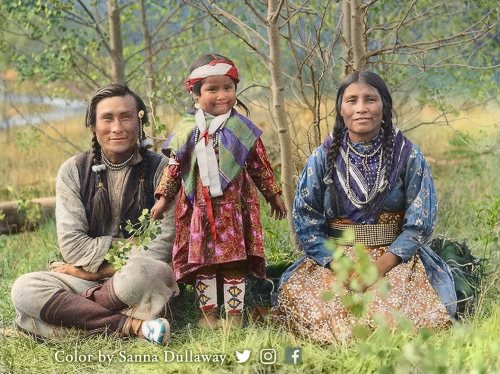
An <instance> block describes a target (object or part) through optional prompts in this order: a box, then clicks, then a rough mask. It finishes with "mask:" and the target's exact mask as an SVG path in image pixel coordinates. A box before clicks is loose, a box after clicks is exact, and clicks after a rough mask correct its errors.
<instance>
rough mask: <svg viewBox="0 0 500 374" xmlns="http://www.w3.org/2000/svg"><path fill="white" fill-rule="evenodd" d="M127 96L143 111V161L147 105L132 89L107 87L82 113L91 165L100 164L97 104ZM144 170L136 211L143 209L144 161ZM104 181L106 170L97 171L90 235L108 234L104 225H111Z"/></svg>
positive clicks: (140, 137) (140, 124) (141, 140)
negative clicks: (89, 137)
mask: <svg viewBox="0 0 500 374" xmlns="http://www.w3.org/2000/svg"><path fill="white" fill-rule="evenodd" d="M127 95H130V96H132V97H133V98H134V99H135V102H136V104H137V112H136V113H139V112H140V111H141V110H142V111H144V116H143V117H142V119H140V120H139V129H138V130H139V131H138V143H139V152H140V155H141V156H142V158H143V159H144V157H145V155H146V152H147V147H145V146H143V141H144V140H145V139H146V134H145V132H144V127H143V126H142V124H144V123H148V114H147V109H146V105H145V104H144V102H143V101H142V99H141V98H140V97H139V96H138V95H137V94H136V93H135V92H134V91H132V90H130V89H129V88H128V87H127V86H126V85H124V84H117V83H113V84H109V85H107V86H104V87H101V88H99V89H98V90H97V91H96V92H95V93H94V95H93V96H92V98H91V99H90V102H89V105H88V106H87V113H86V114H85V125H86V127H90V128H91V129H92V130H93V131H92V165H100V164H102V159H101V145H100V144H99V142H98V141H97V136H96V134H95V131H94V130H95V126H96V121H97V118H96V111H97V104H99V102H101V101H102V100H104V99H107V98H110V97H116V96H127ZM142 164H143V170H142V173H141V176H140V178H139V196H138V204H139V208H142V207H143V206H144V202H145V186H144V175H145V170H144V165H145V163H144V162H143V163H142ZM105 178H106V169H104V170H99V171H97V172H96V178H95V180H96V186H95V194H94V196H93V197H92V215H91V219H90V222H89V229H90V232H94V233H100V234H101V235H104V234H106V233H107V230H108V227H107V225H108V224H109V222H111V204H110V201H109V195H108V192H107V191H106V189H105V188H104V180H105Z"/></svg>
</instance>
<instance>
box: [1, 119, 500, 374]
mask: <svg viewBox="0 0 500 374" xmlns="http://www.w3.org/2000/svg"><path fill="white" fill-rule="evenodd" d="M80 122H81V121H80ZM66 126H67V131H68V132H70V131H74V133H73V136H76V135H75V134H77V133H78V134H82V138H81V139H80V140H81V142H82V143H84V142H85V139H84V138H83V137H84V136H86V135H83V134H84V133H83V132H81V130H80V127H82V125H81V123H78V124H76V123H75V124H74V125H73V124H72V125H71V126H70V125H69V124H66ZM77 126H80V127H78V129H77ZM87 131H88V130H87ZM488 131H490V134H495V131H494V129H491V128H490V129H489V130H488ZM428 132H429V128H427V129H426V130H424V131H422V133H415V134H413V133H412V134H411V138H412V139H415V140H416V141H417V143H418V144H419V145H421V148H422V149H423V150H424V154H430V155H431V156H432V158H435V159H438V160H439V162H434V163H432V164H431V168H432V172H433V175H434V179H435V183H436V186H437V191H438V198H439V204H440V211H439V222H438V227H437V229H436V231H435V234H436V235H437V234H443V235H446V236H448V237H451V238H453V239H457V240H462V239H466V240H467V243H468V245H469V246H470V247H471V248H472V250H473V252H474V253H475V254H476V256H480V257H482V258H485V259H486V267H487V271H488V276H487V278H486V279H485V280H484V283H483V292H482V293H481V296H480V299H479V300H478V303H477V306H476V312H475V313H474V315H471V316H468V317H466V318H464V319H463V320H461V321H460V322H457V323H455V324H454V325H453V326H452V327H451V328H450V329H448V330H446V331H433V332H431V331H428V330H423V331H420V332H414V331H412V330H411V329H409V328H408V327H406V326H405V325H402V326H401V328H400V329H399V330H398V331H388V330H386V329H383V328H381V329H379V330H377V331H375V332H373V333H371V334H370V335H368V336H367V337H364V338H360V339H358V340H356V341H353V342H351V343H350V344H346V345H330V346H318V345H314V344H312V343H311V342H310V341H308V340H304V339H301V338H298V337H296V336H294V335H292V334H291V333H289V332H287V331H286V330H283V329H278V328H277V327H276V326H274V325H272V324H270V323H268V322H264V323H249V325H248V327H246V328H243V329H232V330H228V329H227V328H223V329H217V330H210V329H205V330H202V329H199V328H197V327H196V324H195V322H196V317H195V316H196V314H195V312H193V311H194V310H195V305H194V304H193V302H192V300H191V299H190V298H189V297H184V298H183V299H178V300H175V301H174V303H173V305H172V308H173V309H174V311H173V314H174V316H176V320H175V322H174V324H173V337H172V341H171V343H170V344H169V345H168V346H167V347H166V348H163V347H158V346H154V345H152V344H149V343H147V342H146V341H141V340H123V339H118V338H114V337H105V336H102V337H91V338H81V337H78V336H75V337H72V338H67V339H66V340H64V341H59V342H44V343H37V342H35V341H33V340H32V339H31V338H29V337H26V336H17V337H16V336H6V335H4V334H0V373H158V372H169V373H212V372H217V373H219V372H220V373H266V372H280V373H281V372H283V373H289V372H296V373H322V372H324V373H495V372H500V338H499V331H500V304H499V303H498V297H499V295H500V286H499V272H498V264H499V253H500V252H499V249H500V247H499V241H498V234H499V221H498V220H499V214H500V213H499V211H500V193H499V192H500V191H499V187H500V176H499V175H500V173H498V165H499V162H498V161H499V157H498V154H497V152H498V151H494V150H493V151H488V152H484V151H483V148H481V147H480V145H481V142H482V141H483V140H484V139H482V138H478V137H476V138H474V136H473V135H471V138H470V139H468V141H469V142H473V143H474V144H476V145H478V146H477V147H464V146H462V145H461V142H460V139H457V137H455V136H454V135H453V134H451V135H449V136H446V137H445V136H442V137H440V138H439V139H438V141H439V143H435V142H434V143H433V141H435V140H433V141H430V142H429V140H428V138H429V137H430V136H429V133H428ZM422 139H424V140H422ZM488 140H491V136H490V138H489V139H488ZM0 145H2V146H3V145H6V146H8V147H10V148H3V150H2V154H3V156H6V157H2V159H3V161H1V162H0V173H3V175H6V176H9V175H10V174H9V173H10V172H11V170H9V167H10V168H13V167H14V166H18V165H19V166H23V167H24V170H20V171H18V172H19V174H16V175H17V177H16V178H17V179H16V178H11V179H9V178H10V177H8V178H7V179H5V182H2V184H3V185H2V186H1V187H2V188H4V189H5V187H6V186H7V185H10V186H13V187H14V192H12V190H11V192H4V194H3V196H2V199H5V198H6V197H11V198H18V196H20V195H22V194H26V193H32V194H33V195H47V194H50V193H52V192H53V186H52V184H53V178H54V176H55V174H54V173H55V170H57V167H56V166H54V165H52V164H51V162H49V161H48V160H47V158H51V159H52V158H54V159H56V158H57V157H59V158H62V159H64V158H66V157H67V156H65V153H64V152H61V153H60V154H59V155H58V156H56V155H53V154H51V152H48V153H49V154H50V155H49V154H47V155H44V156H43V157H39V156H41V154H40V152H38V151H37V149H38V150H40V149H44V148H43V147H49V146H48V145H45V146H38V147H37V148H36V149H32V150H30V151H29V152H31V157H27V158H26V159H27V160H28V161H32V162H33V163H34V164H36V165H35V166H34V167H33V168H31V166H25V165H27V164H23V162H24V161H23V157H24V156H22V157H21V156H20V154H19V152H18V151H16V149H17V148H16V147H15V146H14V145H15V142H12V144H6V143H5V134H0ZM4 150H5V151H4ZM438 150H439V151H438ZM4 152H5V153H4ZM495 152H496V153H495ZM16 155H17V158H16ZM45 156H46V157H45ZM6 158H9V159H10V160H11V161H9V162H11V164H10V166H7V165H6V163H5V162H6V161H5V159H6ZM12 160H17V161H18V162H19V164H17V165H16V164H15V163H14V161H12ZM42 164H44V165H45V164H46V166H45V167H44V168H42V169H37V168H40V167H41V166H40V165H42ZM34 170H39V171H40V173H41V174H42V178H41V179H40V178H39V177H38V179H37V178H36V177H35V176H34V175H33V173H34ZM22 171H24V174H22V173H21V172H22ZM30 172H31V174H30ZM22 175H25V177H22ZM23 178H24V179H23ZM50 178H52V179H50ZM28 179H29V182H27V183H24V182H26V180H28ZM45 179H48V180H50V182H48V181H45ZM51 186H52V187H51ZM262 219H263V226H264V233H265V240H266V252H267V259H268V262H269V263H273V262H277V261H281V260H293V259H295V258H297V257H298V256H299V254H298V253H294V252H293V251H292V250H291V245H290V238H289V234H288V231H287V226H286V223H284V222H278V223H276V222H275V221H271V220H270V219H269V218H268V210H267V207H264V208H263V211H262ZM0 254H1V257H0V328H3V329H9V328H12V327H13V319H14V311H13V308H12V304H11V300H10V288H11V285H12V283H13V281H14V280H15V279H16V278H17V277H18V276H19V275H21V274H23V273H26V272H29V271H36V270H41V269H45V268H46V264H47V261H48V260H49V259H51V258H54V257H55V256H56V254H57V242H56V237H55V224H54V222H53V221H48V222H46V223H44V224H42V226H41V227H40V229H39V230H38V231H36V232H24V233H21V234H18V235H12V236H0ZM287 347H288V348H296V347H300V349H301V350H302V351H301V354H302V364H300V365H291V364H287V363H285V362H284V354H285V350H286V348H287ZM244 349H249V350H251V356H250V359H249V360H248V361H247V362H246V363H243V364H238V363H236V357H235V351H240V352H241V351H243V350H244ZM262 349H264V350H269V349H274V350H276V355H277V357H276V362H275V363H272V364H264V363H261V362H260V354H261V350H262ZM185 352H192V353H193V355H196V354H204V355H209V354H225V355H227V356H226V357H225V358H224V363H223V364H220V363H213V362H212V363H196V362H171V359H172V357H173V356H175V354H177V355H178V358H179V360H184V361H185V357H186V353H185ZM263 354H264V356H265V357H264V358H266V357H267V358H272V357H271V353H270V352H269V351H267V352H266V351H265V352H264V353H263ZM187 355H188V356H189V353H187ZM105 357H108V358H109V357H111V358H112V361H111V362H109V359H105ZM148 361H158V362H148Z"/></svg>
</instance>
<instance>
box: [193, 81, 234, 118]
mask: <svg viewBox="0 0 500 374" xmlns="http://www.w3.org/2000/svg"><path fill="white" fill-rule="evenodd" d="M196 98H197V99H198V102H199V104H200V107H201V109H203V110H204V111H205V112H207V113H210V114H211V115H213V116H219V115H221V114H224V113H226V112H228V111H230V110H231V109H232V108H233V107H234V105H235V104H236V86H235V84H234V82H233V80H232V79H231V78H230V77H228V76H227V75H214V76H210V77H207V78H205V79H203V81H202V84H201V88H200V96H197V97H196Z"/></svg>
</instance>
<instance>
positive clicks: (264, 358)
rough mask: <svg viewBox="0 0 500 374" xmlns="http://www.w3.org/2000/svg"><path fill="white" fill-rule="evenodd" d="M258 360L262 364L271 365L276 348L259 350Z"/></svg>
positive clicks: (274, 359) (274, 360)
mask: <svg viewBox="0 0 500 374" xmlns="http://www.w3.org/2000/svg"><path fill="white" fill-rule="evenodd" d="M260 362H261V363H262V364H264V365H272V364H274V363H275V362H276V350H275V349H272V348H265V349H261V350H260Z"/></svg>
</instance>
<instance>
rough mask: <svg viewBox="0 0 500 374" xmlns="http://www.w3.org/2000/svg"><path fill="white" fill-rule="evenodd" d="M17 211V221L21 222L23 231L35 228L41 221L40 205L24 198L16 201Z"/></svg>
mask: <svg viewBox="0 0 500 374" xmlns="http://www.w3.org/2000/svg"><path fill="white" fill-rule="evenodd" d="M17 211H18V213H19V221H20V222H23V226H24V228H25V229H29V228H33V227H37V226H38V224H39V223H40V221H41V219H42V208H41V207H40V204H37V203H34V202H33V201H31V200H30V199H28V198H26V197H21V198H20V199H19V200H18V201H17Z"/></svg>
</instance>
